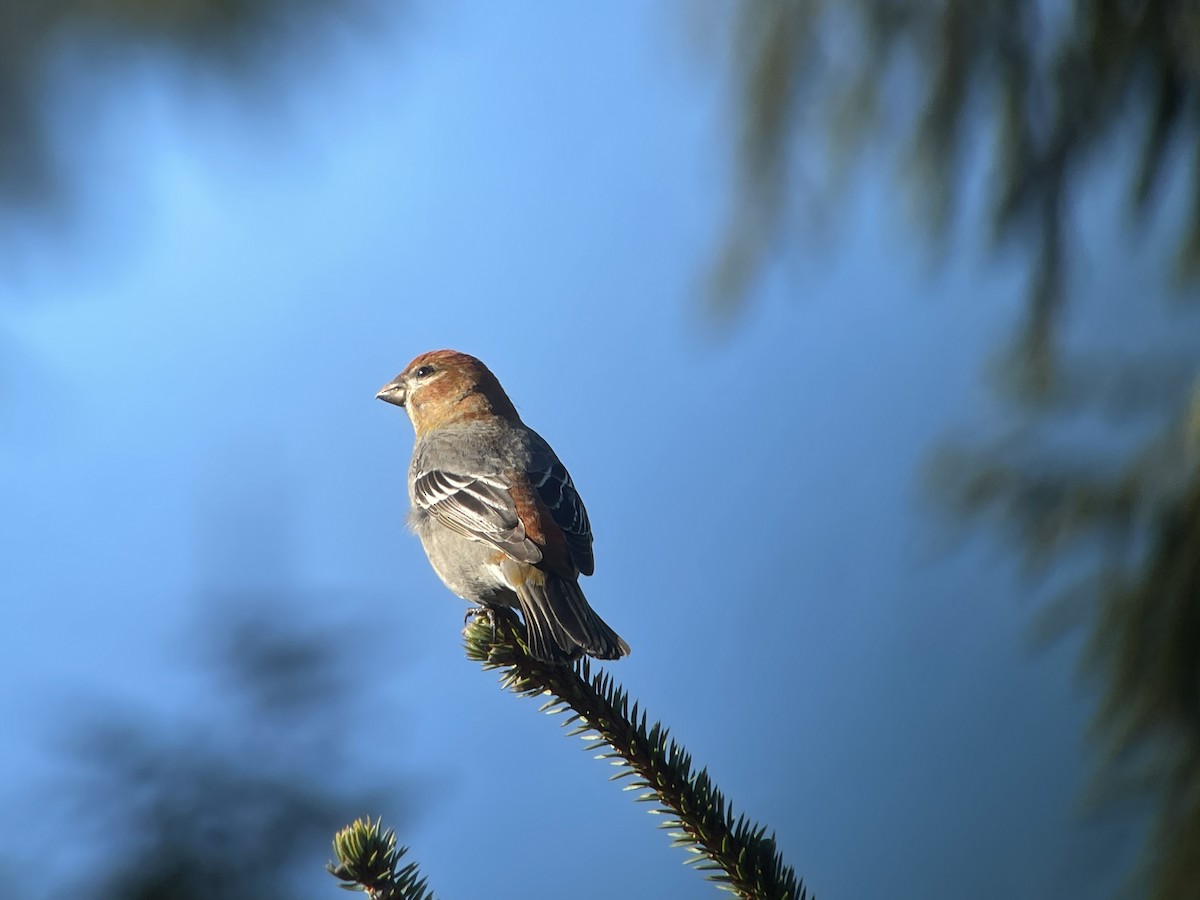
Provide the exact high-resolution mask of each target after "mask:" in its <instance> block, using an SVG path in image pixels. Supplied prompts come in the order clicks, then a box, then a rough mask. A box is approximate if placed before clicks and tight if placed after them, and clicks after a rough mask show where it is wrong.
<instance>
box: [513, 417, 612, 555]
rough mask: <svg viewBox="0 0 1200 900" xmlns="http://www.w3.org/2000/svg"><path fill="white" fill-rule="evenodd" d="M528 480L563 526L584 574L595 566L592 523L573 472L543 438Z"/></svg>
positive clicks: (568, 543)
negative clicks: (576, 485)
mask: <svg viewBox="0 0 1200 900" xmlns="http://www.w3.org/2000/svg"><path fill="white" fill-rule="evenodd" d="M528 475H529V482H530V484H531V485H532V486H533V488H534V490H535V491H537V495H538V497H540V498H541V501H542V503H543V504H545V506H546V508H547V509H548V510H549V511H550V516H551V517H552V518H553V519H554V523H555V524H556V525H557V526H558V527H559V528H561V529H562V532H563V537H564V538H566V543H567V549H568V550H569V551H570V554H571V559H572V561H573V562H574V563H575V568H577V569H578V570H579V571H580V572H582V573H583V574H584V575H591V574H592V572H593V571H594V570H595V568H596V561H595V557H594V556H593V555H592V523H591V522H589V521H588V514H587V509H585V508H584V505H583V500H581V499H580V498H579V492H578V491H576V490H575V484H574V482H572V481H571V474H570V473H569V472H568V471H567V467H566V466H564V465H563V464H562V463H561V462H560V461H559V459H558V456H556V455H555V453H554V451H553V450H551V449H550V446H549V445H548V444H546V443H545V442H544V441H543V442H542V446H540V447H537V448H536V449H535V451H534V454H533V459H532V462H531V465H530V467H529V472H528Z"/></svg>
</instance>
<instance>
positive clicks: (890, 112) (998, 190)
mask: <svg viewBox="0 0 1200 900" xmlns="http://www.w3.org/2000/svg"><path fill="white" fill-rule="evenodd" d="M735 17H736V22H735V27H734V29H733V34H734V59H735V75H736V77H737V85H736V89H735V98H736V104H737V109H738V114H737V115H738V118H739V119H740V123H741V129H740V145H739V150H738V155H737V158H738V162H739V165H738V173H739V180H738V184H739V188H738V195H737V206H736V209H735V212H734V214H733V216H732V217H731V226H730V231H729V233H728V235H727V237H726V239H725V241H724V245H723V248H722V250H721V253H720V255H719V259H718V264H717V268H716V273H715V277H714V280H713V285H714V300H715V302H716V303H717V305H718V307H720V308H725V309H730V308H734V307H736V306H737V305H738V304H739V303H740V302H742V301H743V300H744V299H745V298H746V296H747V293H748V290H749V288H750V286H751V284H752V282H753V279H754V277H755V275H756V274H757V272H758V271H759V269H760V268H761V267H762V266H763V265H764V263H765V261H766V258H767V255H768V253H769V251H770V250H771V249H772V248H775V247H780V246H782V247H784V248H786V247H787V246H788V235H786V234H783V233H782V231H783V229H784V228H785V226H786V223H787V221H788V218H787V215H786V213H788V212H789V211H791V208H794V207H796V206H797V205H806V204H817V203H818V200H819V197H818V196H817V191H816V190H815V189H814V188H813V183H814V182H815V181H816V180H817V179H815V178H811V177H806V175H805V163H806V162H807V161H809V159H810V157H808V156H806V155H805V153H804V151H805V150H806V149H808V148H809V144H810V142H811V141H812V140H813V139H814V138H816V137H817V136H821V137H824V138H827V139H828V141H829V144H828V146H826V147H824V148H822V149H825V150H826V151H827V153H826V156H827V158H829V159H831V160H834V161H835V162H834V166H833V171H828V172H824V173H822V176H823V177H822V179H821V180H822V181H826V180H829V179H830V178H832V179H833V180H834V181H840V178H838V177H837V176H838V175H839V174H840V175H844V174H846V173H847V172H848V170H849V166H848V165H847V163H846V161H847V160H848V159H850V158H852V157H854V156H855V155H856V154H858V153H859V152H860V151H862V150H863V149H865V148H866V147H867V146H868V145H869V144H870V142H871V139H873V138H876V137H878V136H880V135H884V134H889V135H890V134H892V133H894V132H899V133H900V135H901V137H902V139H903V140H904V141H905V142H906V144H907V148H908V149H907V152H906V153H904V154H902V170H903V172H904V173H905V174H906V175H910V176H914V177H913V180H912V182H911V184H912V187H913V192H914V195H915V196H916V197H917V199H918V207H919V209H920V211H921V212H922V213H924V215H923V217H922V218H923V220H924V221H925V222H926V223H927V225H928V226H929V233H930V235H931V236H932V237H934V238H935V239H940V238H943V237H944V236H945V235H946V233H947V229H948V226H949V225H950V223H951V222H953V221H954V220H955V215H956V214H957V213H958V212H960V210H961V207H962V203H961V200H962V186H963V174H964V171H963V170H964V160H965V157H966V155H967V150H968V148H969V146H970V142H971V139H972V136H973V134H978V133H979V131H978V128H977V127H976V126H980V127H982V128H984V129H986V130H987V131H988V132H990V134H991V137H992V142H993V146H994V154H993V157H992V159H991V161H990V162H991V168H990V174H989V188H990V198H989V204H988V215H989V217H990V222H989V223H988V227H989V230H990V232H991V234H992V237H993V239H994V241H995V245H996V246H999V245H1000V244H1003V243H1005V242H1013V241H1015V242H1019V243H1020V244H1021V245H1023V246H1024V247H1025V248H1027V250H1028V251H1029V252H1030V253H1031V254H1032V255H1033V257H1034V259H1033V270H1032V279H1031V281H1030V286H1029V304H1028V318H1027V327H1026V328H1025V329H1024V334H1023V340H1022V341H1021V343H1020V350H1021V351H1022V352H1021V354H1020V356H1021V358H1022V359H1023V361H1024V362H1025V363H1026V365H1025V366H1024V367H1023V369H1022V370H1021V374H1022V375H1023V376H1024V377H1029V378H1031V379H1032V380H1033V384H1034V385H1035V386H1038V387H1044V386H1045V385H1046V384H1047V383H1048V381H1049V378H1050V366H1051V362H1052V360H1051V356H1052V350H1053V338H1054V328H1055V325H1056V322H1057V320H1058V314H1059V312H1060V310H1061V307H1062V305H1063V303H1064V302H1065V299H1066V297H1067V294H1068V291H1067V283H1066V279H1065V275H1066V269H1067V264H1068V259H1069V253H1068V251H1069V250H1071V249H1072V248H1071V246H1070V237H1071V232H1072V221H1071V216H1072V213H1073V209H1072V200H1073V199H1074V197H1075V194H1076V191H1077V189H1078V187H1080V186H1081V185H1082V184H1085V183H1086V182H1087V180H1088V179H1089V178H1091V179H1098V178H1104V179H1109V178H1112V177H1113V176H1114V175H1121V176H1123V177H1124V178H1125V179H1126V180H1127V182H1128V184H1129V187H1130V207H1129V208H1130V218H1131V221H1132V222H1133V223H1135V224H1144V223H1145V221H1146V220H1147V218H1148V215H1147V214H1148V213H1149V212H1150V211H1151V210H1152V208H1153V207H1154V206H1155V204H1156V202H1157V201H1159V200H1160V199H1161V198H1163V197H1164V196H1166V195H1167V194H1168V193H1171V192H1175V193H1182V194H1183V195H1185V196H1187V197H1189V198H1190V203H1191V215H1190V218H1189V219H1188V221H1187V223H1186V225H1185V226H1184V228H1183V231H1182V233H1181V234H1180V235H1179V239H1178V263H1179V265H1178V270H1177V273H1176V274H1177V275H1178V276H1179V277H1180V279H1181V280H1182V282H1183V283H1185V284H1187V285H1189V286H1194V285H1195V283H1196V280H1197V276H1200V140H1197V138H1198V137H1200V6H1198V5H1197V4H1196V3H1192V2H1184V0H1174V2H1172V0H1149V2H1136V3H1118V2H1112V0H1079V2H1076V3H1072V4H1061V5H1060V4H1054V3H1046V2H1042V0H850V2H838V3H833V2H821V0H764V2H760V3H745V4H739V5H738V6H737V7H736V13H735ZM913 85H916V86H918V93H919V94H920V95H921V97H922V100H921V102H920V104H919V106H918V107H917V108H913V107H912V104H911V101H910V99H909V97H910V95H911V94H912V90H911V87H912V86H913ZM1131 134H1135V135H1136V141H1137V143H1138V145H1139V147H1140V150H1139V152H1138V153H1137V154H1136V155H1135V156H1131V157H1130V158H1129V159H1125V158H1123V157H1120V156H1114V155H1113V154H1112V150H1113V148H1114V145H1115V139H1116V138H1117V137H1118V136H1119V135H1131ZM1180 154H1182V155H1184V156H1185V157H1186V160H1187V163H1188V165H1187V166H1180V165H1178V159H1177V158H1176V157H1177V156H1178V155H1180ZM1097 161H1102V162H1103V165H1102V166H1098V165H1097V164H1096V163H1097ZM1166 286H1167V285H1166V284H1165V283H1164V286H1163V287H1164V289H1165V288H1166Z"/></svg>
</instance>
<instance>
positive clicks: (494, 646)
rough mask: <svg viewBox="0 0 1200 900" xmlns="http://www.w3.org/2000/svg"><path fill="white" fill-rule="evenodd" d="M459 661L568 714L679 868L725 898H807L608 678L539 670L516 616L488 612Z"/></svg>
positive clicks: (749, 824)
mask: <svg viewBox="0 0 1200 900" xmlns="http://www.w3.org/2000/svg"><path fill="white" fill-rule="evenodd" d="M463 637H464V639H465V640H464V643H465V646H466V651H467V657H468V658H469V659H473V660H475V661H476V662H478V663H481V664H482V666H483V668H484V669H485V670H488V669H499V670H500V672H501V677H500V683H501V684H502V685H503V686H504V687H506V688H508V689H509V690H511V691H513V692H514V693H516V694H520V695H522V696H526V697H533V696H537V695H541V694H548V695H550V698H551V699H549V700H547V701H546V702H545V703H544V704H543V705H542V707H541V710H542V711H543V712H546V713H548V714H550V715H555V714H558V713H561V712H564V711H565V710H567V709H568V708H569V709H571V710H572V715H570V716H568V717H567V718H566V719H565V720H564V721H563V722H562V725H563V727H564V728H570V731H569V732H568V735H570V736H576V735H578V736H580V737H581V738H583V740H584V741H586V742H587V744H588V746H587V748H586V749H594V748H597V747H601V748H603V747H607V748H608V749H607V750H605V751H603V752H601V753H600V754H599V755H598V756H597V757H596V758H597V759H606V760H608V761H609V762H610V764H611V765H613V766H617V767H619V768H620V770H621V771H619V772H616V773H615V774H614V775H613V776H612V777H611V778H610V780H611V781H617V780H621V779H627V778H628V779H632V780H630V781H629V783H627V784H626V785H625V786H624V790H627V791H641V792H642V793H641V794H640V795H639V796H638V797H637V800H639V801H641V802H655V803H656V804H657V805H656V807H655V808H654V809H652V810H650V812H651V813H653V814H656V815H663V816H666V818H665V820H664V821H662V822H660V823H659V827H660V828H664V829H667V830H668V833H669V836H670V837H671V845H672V846H674V847H683V848H685V849H686V850H687V852H688V853H689V857H688V859H687V860H685V862H686V863H687V864H691V865H695V866H696V868H698V869H704V870H707V871H709V874H708V875H707V876H706V877H707V878H708V879H709V880H710V881H713V882H716V883H717V885H718V886H719V887H720V888H722V889H723V890H726V891H729V892H730V893H733V894H736V895H737V896H738V897H742V898H745V900H807V898H808V894H807V892H806V890H805V888H804V884H803V882H802V881H801V880H800V879H798V878H797V877H796V873H795V872H794V871H793V870H792V867H791V866H788V865H785V864H784V862H783V858H782V857H781V856H780V854H779V851H778V849H777V847H776V845H775V835H774V834H771V835H770V836H768V835H767V833H766V832H767V829H766V826H763V825H757V824H756V823H754V822H753V821H752V820H750V819H747V818H746V816H745V815H744V814H743V815H738V816H736V817H735V815H734V811H733V804H732V803H731V802H730V801H728V800H727V799H726V798H725V795H724V794H722V793H721V791H720V790H719V789H718V788H717V787H716V785H714V784H713V782H712V779H711V778H709V775H708V772H707V770H705V769H700V770H699V771H693V770H692V758H691V755H690V754H688V753H687V752H686V751H685V750H684V749H683V747H681V746H680V745H679V744H678V743H677V742H676V741H675V740H674V739H672V738H671V737H670V736H669V734H668V729H666V728H664V727H663V725H662V723H661V722H655V723H654V724H653V725H648V717H647V715H646V712H645V711H644V710H643V709H641V708H640V706H639V704H638V703H637V702H636V701H634V702H633V703H632V704H630V702H629V695H628V693H627V692H626V691H625V690H624V689H623V688H622V687H620V686H619V685H617V684H616V682H614V681H613V678H612V676H611V675H609V674H608V673H607V672H605V671H603V670H600V671H597V672H595V673H593V672H592V667H591V663H590V661H589V660H587V659H586V658H584V659H581V660H579V661H577V662H575V663H574V664H572V665H562V664H554V663H545V662H541V661H539V660H536V659H534V658H533V657H531V656H530V655H529V652H528V645H527V644H526V642H525V630H524V626H523V625H522V624H521V622H520V619H519V618H518V617H517V615H516V613H514V612H513V611H511V610H508V609H496V610H493V611H492V614H490V615H480V616H476V617H475V619H474V620H473V621H472V622H471V623H470V624H469V625H468V626H467V627H466V628H465V629H464V630H463Z"/></svg>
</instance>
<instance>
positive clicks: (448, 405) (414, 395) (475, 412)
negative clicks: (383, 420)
mask: <svg viewBox="0 0 1200 900" xmlns="http://www.w3.org/2000/svg"><path fill="white" fill-rule="evenodd" d="M375 396H376V397H377V398H379V399H380V400H385V401H387V402H388V403H392V404H395V405H396V406H402V407H404V409H405V411H406V412H407V413H408V417H409V418H410V419H412V423H413V428H414V429H416V432H417V434H418V435H420V434H424V433H425V432H426V431H429V430H430V429H432V428H436V427H438V426H440V425H443V424H448V423H452V422H459V421H468V420H470V419H478V418H484V417H487V416H500V417H502V418H507V419H512V420H514V421H517V420H519V418H520V417H519V416H518V415H517V410H516V407H514V406H513V404H512V401H511V400H509V399H508V395H507V394H505V393H504V388H502V387H500V382H499V381H497V380H496V376H495V375H493V374H492V373H491V371H490V370H489V369H488V367H487V366H485V365H484V364H483V363H481V362H480V361H479V360H477V359H476V358H475V357H473V356H469V355H467V354H466V353H459V352H458V351H457V350H431V351H429V352H428V353H422V354H421V355H420V356H418V357H417V358H416V359H414V360H413V361H412V362H410V363H409V364H408V365H407V366H406V367H405V368H404V371H403V372H401V373H400V374H399V375H397V376H396V377H395V378H393V379H392V380H391V381H389V382H388V383H387V384H385V385H384V386H383V387H382V388H380V390H379V393H377V394H376V395H375Z"/></svg>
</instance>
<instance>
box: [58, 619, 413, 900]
mask: <svg viewBox="0 0 1200 900" xmlns="http://www.w3.org/2000/svg"><path fill="white" fill-rule="evenodd" d="M235 599H236V602H231V603H228V604H223V605H221V606H220V607H219V608H220V611H221V613H229V612H230V611H231V610H240V612H238V613H234V614H232V615H230V617H229V620H228V621H227V622H218V621H217V620H216V619H215V618H214V620H213V622H212V624H211V630H208V631H205V632H203V633H201V634H198V635H195V638H196V639H198V640H199V641H200V642H201V643H202V645H203V646H204V648H205V651H206V652H205V656H206V660H205V662H206V665H205V666H204V669H205V672H206V674H207V675H208V676H209V681H210V683H209V684H208V685H207V687H208V688H209V690H207V691H206V692H205V693H204V694H203V695H202V697H201V699H200V701H199V703H198V704H197V705H195V706H191V707H189V708H188V709H187V710H179V711H177V712H176V713H172V714H170V715H163V716H161V717H158V718H157V719H156V718H154V717H151V716H147V715H144V714H143V715H135V714H132V713H130V712H124V713H122V712H120V711H117V710H113V709H102V710H101V712H99V713H97V714H95V715H94V718H93V719H92V720H91V721H87V720H85V721H84V722H82V723H79V724H76V725H73V726H71V727H73V728H74V729H75V730H74V731H73V732H72V733H71V735H70V736H69V739H70V747H71V751H72V752H71V759H72V768H71V770H70V774H68V776H67V777H65V778H64V779H63V781H62V782H61V783H60V784H59V785H58V786H57V789H56V793H57V794H58V795H59V796H66V797H67V798H68V802H69V803H70V804H71V807H72V808H71V810H70V815H71V817H72V821H73V823H74V824H73V828H72V830H73V831H85V832H87V831H93V832H94V835H92V838H91V840H89V841H88V842H87V847H88V852H89V853H90V854H91V855H92V857H93V859H92V861H91V862H90V864H89V874H88V876H87V878H86V883H85V884H84V885H80V886H77V887H75V888H71V889H67V890H65V891H63V892H62V893H64V894H65V895H67V896H86V897H95V898H111V900H251V898H253V900H264V898H271V897H279V898H284V897H288V898H292V897H299V896H312V897H319V896H325V895H326V894H327V891H325V890H321V889H320V888H321V886H322V884H323V883H322V881H321V879H320V878H319V876H318V875H317V873H318V872H319V870H320V869H319V865H320V864H319V860H321V859H322V858H323V856H324V848H326V847H327V846H328V845H327V840H328V835H329V833H330V832H331V831H333V830H334V829H335V828H336V827H338V826H339V825H340V824H341V823H342V822H345V821H346V820H347V819H348V818H350V817H351V816H352V815H353V814H354V813H355V812H358V811H361V810H364V809H378V808H390V809H395V807H396V803H397V800H396V795H397V791H396V790H395V789H394V788H389V789H388V790H387V791H386V792H385V791H383V790H381V789H379V788H377V787H376V786H374V785H370V784H367V783H366V782H367V780H368V777H369V775H368V774H365V773H370V769H369V768H367V767H364V766H363V765H362V764H361V763H360V761H358V760H356V759H355V758H353V756H352V752H351V748H352V747H354V746H356V742H358V738H357V736H356V735H357V733H356V731H355V728H354V726H355V724H358V723H361V722H362V721H363V720H364V718H365V714H364V713H363V712H362V711H361V710H356V707H357V706H359V705H360V704H362V703H364V702H369V698H368V697H367V696H366V695H368V694H370V693H371V692H370V691H369V690H365V689H366V688H367V687H368V685H367V684H364V681H363V679H362V677H361V673H360V672H359V671H358V670H359V669H360V668H361V667H360V665H359V658H358V657H357V656H354V657H353V658H352V656H351V653H350V652H348V650H347V648H348V647H354V648H355V653H358V652H361V651H362V650H363V648H364V647H366V646H369V644H370V642H371V635H370V633H369V632H368V629H366V628H363V629H362V633H360V634H356V633H349V634H347V633H346V632H345V630H344V629H343V630H342V631H341V633H339V635H338V639H337V640H331V639H330V638H329V636H328V635H327V634H325V633H323V632H319V631H317V630H316V629H313V630H311V631H305V630H303V629H302V628H300V627H299V626H297V625H295V624H288V623H289V615H287V614H285V612H286V610H285V608H284V607H283V606H282V605H281V604H280V605H266V606H264V605H263V604H262V603H261V602H260V600H259V599H258V598H255V597H243V598H235ZM204 704H208V705H204ZM389 740H393V738H389ZM358 745H361V742H359V744H358ZM379 776H380V780H381V781H382V780H383V779H384V778H385V777H386V778H387V779H388V780H389V781H394V776H385V775H384V773H379Z"/></svg>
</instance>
